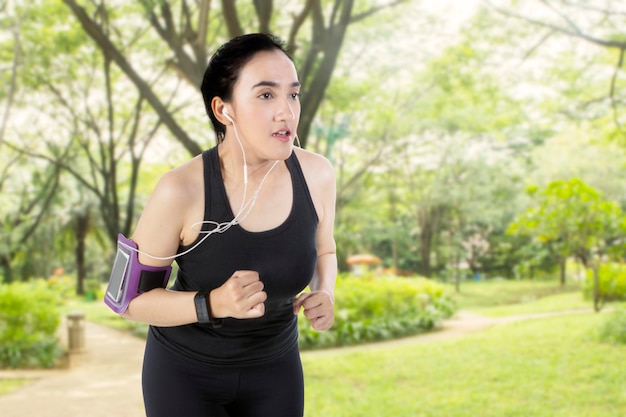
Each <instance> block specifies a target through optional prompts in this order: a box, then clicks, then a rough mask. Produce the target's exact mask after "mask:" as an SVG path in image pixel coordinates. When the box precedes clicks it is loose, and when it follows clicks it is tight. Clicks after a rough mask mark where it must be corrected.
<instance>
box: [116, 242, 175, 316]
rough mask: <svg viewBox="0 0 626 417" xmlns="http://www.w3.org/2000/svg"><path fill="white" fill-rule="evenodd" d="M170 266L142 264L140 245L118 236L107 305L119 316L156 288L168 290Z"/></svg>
mask: <svg viewBox="0 0 626 417" xmlns="http://www.w3.org/2000/svg"><path fill="white" fill-rule="evenodd" d="M171 272H172V267H171V266H169V265H168V266H147V265H142V264H140V263H139V259H138V253H137V244H136V243H135V242H133V241H132V240H130V239H127V238H126V237H125V236H124V235H123V234H121V233H120V234H118V235H117V253H116V254H115V262H113V269H112V270H111V277H110V278H109V285H108V286H107V290H106V293H105V294H104V303H105V304H106V305H107V306H109V308H111V310H113V311H114V312H116V313H117V314H123V313H124V312H125V311H126V309H127V308H128V304H129V303H130V300H132V299H133V298H135V297H137V296H138V295H139V294H141V293H143V292H146V291H150V290H152V289H154V288H165V287H166V286H167V282H168V281H169V278H170V274H171Z"/></svg>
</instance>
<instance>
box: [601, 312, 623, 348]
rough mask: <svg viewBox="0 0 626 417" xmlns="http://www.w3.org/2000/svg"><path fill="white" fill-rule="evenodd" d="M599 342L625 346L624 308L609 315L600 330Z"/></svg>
mask: <svg viewBox="0 0 626 417" xmlns="http://www.w3.org/2000/svg"><path fill="white" fill-rule="evenodd" d="M600 340H603V341H605V342H611V343H619V344H624V345H626V306H624V307H620V308H616V309H615V311H613V312H612V313H610V314H609V316H608V318H607V320H606V321H605V322H604V325H603V326H602V328H601V330H600Z"/></svg>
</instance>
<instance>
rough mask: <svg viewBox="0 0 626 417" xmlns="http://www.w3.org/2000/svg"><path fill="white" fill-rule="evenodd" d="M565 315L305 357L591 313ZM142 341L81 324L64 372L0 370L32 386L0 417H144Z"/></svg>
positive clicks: (450, 325) (457, 327) (454, 327)
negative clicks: (81, 343)
mask: <svg viewBox="0 0 626 417" xmlns="http://www.w3.org/2000/svg"><path fill="white" fill-rule="evenodd" d="M590 312H591V310H590V309H586V310H569V311H562V312H553V313H538V314H529V315H523V316H522V315H520V316H512V317H503V318H489V317H484V316H479V315H475V314H471V313H467V312H459V313H457V314H456V316H455V317H454V318H452V319H450V320H446V321H445V322H444V323H443V326H442V329H441V330H439V331H435V332H432V333H427V334H423V335H418V336H413V337H407V338H404V339H399V340H392V341H388V342H380V343H372V344H368V345H360V346H355V347H346V348H340V349H327V350H320V351H309V352H303V353H302V355H303V356H306V355H325V354H332V353H339V352H350V351H354V350H359V349H375V348H388V347H392V346H400V345H409V344H416V343H426V342H433V341H437V340H443V339H450V338H454V337H462V336H464V335H467V334H470V333H475V332H478V331H480V330H483V329H486V328H487V327H490V326H493V325H497V324H504V323H511V322H516V321H522V320H530V319H539V318H545V317H549V316H555V315H565V314H580V313H590ZM143 349H144V341H143V340H141V339H140V338H137V337H134V336H132V335H129V334H128V333H126V332H123V331H119V330H114V329H111V328H108V327H105V326H101V325H97V324H94V323H91V322H87V323H85V347H84V349H83V350H82V351H81V352H79V353H74V354H72V355H71V356H70V360H69V365H68V368H67V369H55V370H44V371H27V370H18V371H7V370H4V371H2V370H0V379H5V378H27V379H32V382H29V383H27V384H26V385H25V386H23V387H21V388H20V389H18V390H16V391H13V392H11V393H9V394H6V395H3V396H0V416H2V417H105V416H107V417H110V416H115V417H142V416H143V417H145V413H144V409H143V400H142V394H141V363H142V359H143Z"/></svg>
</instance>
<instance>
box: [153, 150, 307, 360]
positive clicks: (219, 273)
mask: <svg viewBox="0 0 626 417" xmlns="http://www.w3.org/2000/svg"><path fill="white" fill-rule="evenodd" d="M202 158H203V163H204V188H205V191H204V195H205V203H204V204H205V205H204V207H205V208H204V219H205V220H212V221H216V222H228V221H231V220H232V219H233V217H234V213H233V211H232V209H231V207H230V204H229V201H228V197H227V195H226V189H225V188H224V180H223V178H222V173H221V170H220V163H219V155H218V152H217V148H216V147H214V148H212V149H209V150H208V151H205V152H203V154H202ZM285 162H286V164H287V168H288V169H289V172H290V173H291V182H292V186H293V204H292V207H291V212H290V214H289V216H288V217H287V220H285V222H283V223H282V224H281V225H280V226H278V227H276V228H274V229H271V230H268V231H263V232H249V231H246V230H245V229H243V228H242V227H240V226H239V225H234V226H232V227H231V228H230V229H228V230H227V231H226V232H224V233H214V234H212V235H211V236H209V237H208V238H207V239H206V240H205V241H204V242H202V244H200V246H198V247H197V248H196V249H194V250H192V251H191V252H190V253H188V254H186V255H182V256H179V257H177V258H176V262H177V263H178V265H179V271H178V275H177V277H176V281H175V283H174V285H173V289H174V290H179V291H201V290H205V291H208V290H212V289H214V288H217V287H219V286H220V285H222V284H223V283H224V282H225V281H226V280H227V279H228V278H229V277H230V276H231V275H232V274H233V273H234V272H235V271H237V270H252V271H257V272H258V273H259V277H260V279H261V281H262V282H263V284H264V291H265V292H266V293H267V300H266V301H265V314H264V316H263V317H260V318H255V319H234V318H226V319H224V322H223V326H222V327H220V328H217V329H214V328H213V327H212V326H211V325H207V324H199V323H194V324H189V325H184V326H176V327H155V326H152V327H151V328H150V331H151V332H152V333H153V334H154V336H155V337H156V339H157V340H159V341H160V342H161V343H163V344H164V345H165V346H166V347H168V348H170V349H172V350H173V351H175V352H178V353H180V354H183V355H185V356H189V357H191V358H195V359H197V360H200V361H203V362H206V363H208V364H210V365H214V366H229V365H248V364H256V363H260V362H263V361H267V360H271V359H274V358H277V357H279V356H280V355H282V354H283V353H285V352H286V351H287V350H289V349H291V348H292V347H294V345H296V344H297V343H298V322H297V316H296V315H294V314H293V305H292V303H293V301H294V299H295V297H296V295H298V294H299V293H300V292H301V291H302V290H303V289H304V288H306V286H307V285H308V284H309V282H310V281H311V278H312V276H313V273H314V271H315V266H316V263H317V249H316V244H315V237H316V231H317V224H318V217H317V213H316V211H315V207H314V206H313V201H312V200H311V195H310V193H309V189H308V186H307V184H306V181H305V179H304V175H303V174H302V169H301V167H300V163H299V162H298V159H297V157H296V155H295V152H294V153H292V154H291V156H290V157H289V158H288V159H287V160H286V161H285ZM212 227H213V226H207V224H205V226H204V227H203V230H210V229H211V228H212ZM203 237H204V234H200V236H199V237H198V239H197V240H196V242H194V243H192V244H191V245H189V246H183V247H181V248H179V249H180V250H179V252H181V251H184V250H185V249H188V248H189V247H191V246H193V245H194V244H195V243H197V242H198V240H200V239H202V238H203Z"/></svg>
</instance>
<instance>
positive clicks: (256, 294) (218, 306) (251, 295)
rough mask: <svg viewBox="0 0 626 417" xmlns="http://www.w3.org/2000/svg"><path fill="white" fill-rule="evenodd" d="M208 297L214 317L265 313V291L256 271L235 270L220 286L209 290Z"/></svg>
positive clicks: (242, 316) (242, 317)
mask: <svg viewBox="0 0 626 417" xmlns="http://www.w3.org/2000/svg"><path fill="white" fill-rule="evenodd" d="M209 297H211V300H210V301H211V314H212V315H213V317H215V318H224V317H234V318H237V319H251V318H257V317H262V316H263V315H264V314H265V304H264V303H265V300H267V293H266V292H265V291H263V283H262V282H261V280H260V279H259V273H258V272H256V271H235V273H234V274H233V275H232V276H231V277H230V278H228V280H227V281H226V282H225V283H224V284H222V286H221V287H218V288H216V289H214V290H213V291H211V293H210V294H209Z"/></svg>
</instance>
